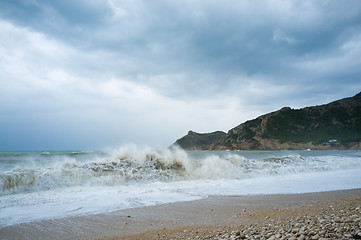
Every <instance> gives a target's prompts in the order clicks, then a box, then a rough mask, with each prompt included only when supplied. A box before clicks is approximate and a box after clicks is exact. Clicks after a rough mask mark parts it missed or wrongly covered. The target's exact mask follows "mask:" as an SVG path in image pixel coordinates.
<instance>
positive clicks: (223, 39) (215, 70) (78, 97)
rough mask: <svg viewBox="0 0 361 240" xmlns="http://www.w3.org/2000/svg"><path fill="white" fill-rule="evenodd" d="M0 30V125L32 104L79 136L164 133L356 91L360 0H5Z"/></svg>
mask: <svg viewBox="0 0 361 240" xmlns="http://www.w3.org/2000/svg"><path fill="white" fill-rule="evenodd" d="M0 28H1V31H2V33H3V36H2V37H1V39H0V56H1V57H0V67H1V69H2V71H1V72H0V81H1V82H2V89H0V100H1V102H2V103H0V112H1V113H2V114H5V113H8V115H7V118H6V119H2V120H0V124H1V125H6V124H7V125H11V122H14V123H18V124H20V122H19V119H21V118H23V119H24V116H25V115H24V114H22V113H23V112H27V111H24V109H32V110H34V109H35V110H37V112H39V113H42V114H45V113H46V114H49V118H42V117H39V118H38V120H39V121H40V122H41V121H45V120H42V119H48V120H49V122H54V121H55V120H54V119H57V118H59V119H67V120H66V121H65V120H64V121H60V123H59V128H61V127H63V128H64V129H68V131H70V132H71V131H73V132H74V129H82V130H81V131H80V132H79V134H78V136H81V135H84V136H85V135H86V136H89V137H88V138H87V139H89V138H91V136H92V135H91V134H86V132H87V127H82V125H81V124H80V123H81V122H86V121H89V122H92V123H93V124H94V128H95V129H98V130H96V131H95V130H94V131H93V132H94V134H97V135H98V136H102V137H101V139H103V140H101V142H104V144H108V143H112V142H114V141H116V140H115V139H116V138H117V134H115V133H120V132H121V133H122V139H128V140H130V141H135V142H137V141H140V142H142V141H144V140H145V139H147V140H149V139H151V138H152V137H151V136H152V135H153V134H156V132H157V131H162V134H163V135H162V137H159V139H160V140H159V142H162V143H164V142H167V143H169V142H172V140H173V138H174V139H175V138H177V137H179V135H181V134H182V132H186V131H188V130H189V129H193V130H197V129H200V131H213V130H218V129H220V130H228V129H229V128H231V127H233V126H234V125H237V124H239V123H240V122H242V121H245V120H247V119H250V118H253V117H256V116H257V115H258V114H262V113H265V112H268V111H273V110H276V109H278V108H280V107H283V106H291V107H303V106H307V105H315V104H322V103H326V102H328V101H331V100H335V99H337V98H341V97H346V96H351V95H354V94H356V93H357V92H359V91H360V89H361V81H360V76H361V59H360V57H359V56H360V55H361V4H360V3H359V1H358V0H349V1H347V2H340V1H336V0H331V1H297V0H295V1H279V0H274V1H272V0H271V1H245V0H241V1H239V0H229V1H225V2H220V1H212V0H211V1H200V0H199V1H190V0H189V1H166V0H163V1H161V0H156V1H141V0H108V1H102V0H98V1H89V0H81V1H75V2H69V1H62V0H54V1H45V0H5V1H0ZM4 102H7V104H6V105H5V104H4ZM11 109H12V110H11ZM99 109H101V110H102V111H104V112H102V114H103V115H104V119H101V118H98V115H99V114H98V112H99ZM75 112H80V113H82V114H79V115H77V117H76V119H77V120H76V121H75V120H74V121H72V120H69V119H71V118H72V116H74V113H75ZM15 113H16V114H15ZM30 114H31V113H30ZM143 115H146V116H147V118H146V119H147V120H144V119H143V118H139V117H138V116H143ZM54 116H57V118H55V117H54ZM220 116H222V117H220ZM106 119H114V120H112V121H108V120H106ZM169 119H171V120H169ZM29 121H30V120H29ZM117 121H118V122H121V124H122V127H120V126H116V125H117V124H116V123H117ZM206 121H207V123H206ZM61 122H64V124H61ZM163 122H168V123H169V122H171V123H169V124H170V125H169V126H168V127H167V129H164V123H163ZM28 123H29V122H28ZM35 123H36V121H35V120H34V121H33V122H32V124H35ZM65 123H66V124H65ZM72 123H74V127H72ZM39 124H40V125H41V123H39ZM35 125H36V124H35ZM40 125H39V126H40ZM12 126H13V128H11V129H16V126H15V125H12ZM23 126H24V129H23V130H22V131H24V132H26V131H27V130H26V129H30V125H29V124H28V125H26V124H24V125H23ZM25 126H27V127H25ZM80 126H81V127H80ZM103 126H107V127H103ZM115 126H116V127H115ZM37 127H38V126H37ZM88 127H89V126H88ZM112 127H113V128H114V131H112V130H111V129H112ZM89 128H91V127H89ZM175 128H177V131H175V130H174V129H175ZM9 129H10V128H9ZM37 129H39V132H41V131H42V130H41V128H37ZM49 129H54V128H52V127H51V125H49V128H48V130H47V131H48V132H49V131H50V130H49ZM147 129H148V130H149V129H151V130H149V131H150V132H149V134H147V136H142V135H143V133H144V132H146V131H147ZM172 131H173V133H170V132H172ZM28 132H29V131H28ZM30 132H31V131H30ZM43 132H44V134H43V136H44V137H43V138H44V139H45V138H47V137H46V136H48V135H47V134H45V130H44V131H43ZM56 132H57V131H55V130H54V134H55V135H56ZM103 132H107V133H109V132H112V133H114V134H103ZM8 134H9V132H7V133H6V134H5V135H8ZM59 134H60V133H59ZM40 135H41V134H40ZM60 135H61V134H60ZM61 136H62V137H61V139H60V140H59V144H60V145H62V144H64V141H65V140H64V138H65V137H64V136H63V135H61ZM107 136H108V137H107ZM73 139H74V138H73ZM63 140H64V141H63ZM1 141H5V140H4V139H1ZM38 141H40V140H38ZM78 141H81V138H79V140H78ZM149 141H151V140H149ZM35 142H36V141H35ZM167 143H166V144H167ZM89 144H91V143H90V142H89ZM94 144H95V143H94ZM74 145H76V144H75V143H74Z"/></svg>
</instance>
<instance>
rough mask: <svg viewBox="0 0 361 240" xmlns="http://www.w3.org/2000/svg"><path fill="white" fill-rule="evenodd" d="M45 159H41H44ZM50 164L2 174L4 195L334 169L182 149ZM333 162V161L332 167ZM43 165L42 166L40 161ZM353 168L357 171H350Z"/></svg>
mask: <svg viewBox="0 0 361 240" xmlns="http://www.w3.org/2000/svg"><path fill="white" fill-rule="evenodd" d="M39 155H40V154H39ZM44 155H46V156H47V157H48V158H49V162H50V163H51V164H49V165H46V164H45V165H44V159H43V158H42V161H41V163H42V164H39V166H38V165H37V164H35V165H34V164H33V165H32V166H31V167H29V168H15V169H13V170H11V171H8V172H3V173H0V195H8V194H14V193H19V192H32V191H43V190H50V189H54V188H61V187H71V186H94V185H100V186H101V185H105V186H116V185H124V184H131V183H132V182H150V181H181V180H197V179H240V178H247V177H248V178H249V177H254V176H262V175H275V174H282V175H283V174H289V173H300V172H310V171H311V172H312V171H325V170H329V169H332V166H340V162H339V161H338V160H339V159H338V158H337V159H335V161H337V163H336V164H332V163H331V164H330V159H328V160H327V161H325V159H318V158H317V157H316V158H315V157H303V156H300V155H298V154H295V153H292V154H285V155H282V156H276V157H274V156H271V157H269V156H268V157H264V158H261V159H252V158H250V157H244V156H242V154H240V153H235V152H231V153H227V154H215V153H212V152H207V153H200V155H199V156H192V154H189V153H187V152H185V151H183V150H181V149H172V150H165V151H163V152H159V151H156V150H153V149H148V148H143V149H138V148H137V147H136V146H128V147H123V148H121V149H118V150H116V151H109V152H107V153H106V154H104V155H100V156H99V155H94V154H93V153H91V152H90V153H86V155H84V154H82V155H81V158H79V156H78V155H77V154H73V153H69V154H65V155H64V157H63V158H58V156H57V158H56V161H54V159H50V158H51V157H53V156H52V154H51V153H46V154H43V153H41V157H44ZM332 161H333V160H332V159H331V162H332ZM39 162H40V161H39ZM349 167H352V166H349Z"/></svg>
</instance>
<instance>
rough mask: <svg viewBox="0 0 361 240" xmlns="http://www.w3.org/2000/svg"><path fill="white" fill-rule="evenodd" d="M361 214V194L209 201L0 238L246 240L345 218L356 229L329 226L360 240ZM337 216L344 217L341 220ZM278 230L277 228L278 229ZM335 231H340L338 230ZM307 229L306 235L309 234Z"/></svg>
mask: <svg viewBox="0 0 361 240" xmlns="http://www.w3.org/2000/svg"><path fill="white" fill-rule="evenodd" d="M360 209H361V189H353V190H342V191H331V192H320V193H304V194H280V195H252V196H211V197H208V198H206V199H202V200H197V201H190V202H177V203H170V204H162V205H157V206H151V207H143V208H134V209H127V210H121V211H115V212H111V213H106V214H94V215H87V216H78V217H70V218H64V219H54V220H46V221H39V222H33V223H25V224H19V225H14V226H8V227H3V228H1V229H0V239H242V238H241V237H247V238H251V237H252V236H253V237H255V236H257V235H256V234H257V232H260V231H261V230H260V229H259V230H255V232H253V233H252V231H253V230H252V229H250V228H258V227H263V228H264V226H265V225H267V226H268V228H270V229H269V231H271V228H272V226H271V223H272V224H276V223H278V224H280V225H279V226H286V223H287V224H288V225H290V224H291V223H292V224H293V225H297V224H298V223H295V222H293V221H304V222H306V220H307V221H309V222H310V223H311V225H312V223H314V224H315V225H317V223H318V222H317V221H318V220H317V219H321V218H325V219H326V218H327V217H328V216H330V217H332V218H335V219H336V220H337V219H341V220H342V219H344V220H345V221H346V219H348V218H347V214H352V216H353V217H352V219H351V220H350V219H348V220H350V221H349V223H350V224H354V225H352V226H351V227H348V225H347V224H348V223H347V224H346V225H347V226H346V225H345V224H344V223H343V222H342V221H341V220H340V221H338V220H337V221H336V220H335V221H334V222H331V223H332V224H334V225H337V224H340V226H341V227H345V232H343V230H342V229H343V228H342V229H341V230H342V231H340V234H343V235H342V236H343V238H350V239H353V238H357V236H356V235H355V234H357V233H358V231H359V232H360V233H361V227H360V223H359V222H357V221H359V219H360V217H361V213H359V214H357V213H358V212H361V210H360ZM338 214H341V215H342V216H341V215H340V217H338ZM356 215H357V216H358V217H356ZM350 217H351V216H350ZM306 218H307V219H306ZM329 221H333V220H332V219H330V220H329ZM310 223H308V225H310ZM331 223H330V224H327V225H332V224H331ZM325 224H326V223H325ZM342 224H343V225H344V226H342ZM311 225H310V226H311ZM250 226H251V227H250ZM279 226H278V225H274V227H275V228H276V227H277V229H279ZM311 227H313V226H311ZM327 227H329V226H327ZM347 227H348V228H349V230H347V229H346V228H347ZM300 229H301V228H300ZM330 229H331V228H330ZM332 229H333V230H334V229H337V231H339V227H337V226H336V227H333V228H332ZM264 230H265V229H264ZM306 230H307V229H304V231H305V234H309V231H308V230H307V231H308V232H306ZM315 230H317V228H315ZM318 230H320V229H318ZM346 230H347V231H348V232H347V231H346ZM277 231H278V230H277ZM287 231H290V233H287ZM312 231H313V230H312ZM320 231H321V230H320ZM335 231H336V230H335ZM292 232H293V229H291V230H288V229H287V230H285V231H284V233H283V234H284V235H286V233H287V234H293V233H292ZM247 233H249V234H248V235H247ZM269 234H271V233H269ZM310 234H311V233H310ZM344 235H345V236H344ZM295 236H297V234H295ZM313 236H316V237H317V235H316V234H314V235H310V236H308V235H307V236H305V239H312V237H313ZM329 236H331V235H329ZM298 237H299V238H300V239H302V235H300V234H298V236H297V238H295V239H298ZM269 238H271V235H269Z"/></svg>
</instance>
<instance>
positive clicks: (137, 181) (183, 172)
mask: <svg viewBox="0 0 361 240" xmlns="http://www.w3.org/2000/svg"><path fill="white" fill-rule="evenodd" d="M353 188H361V151H307V150H304V151H188V152H186V151H183V150H180V149H172V150H169V149H167V150H163V151H159V150H154V149H151V148H139V147H136V146H125V147H121V148H119V149H114V150H108V151H102V152H100V151H62V152H0V228H1V227H4V226H9V225H14V224H18V223H24V222H31V221H38V220H44V219H54V218H62V217H68V216H75V215H86V214H96V213H105V212H111V211H115V210H120V209H127V208H134V207H141V206H150V205H156V204H162V203H170V202H177V201H190V200H196V199H201V198H206V197H207V196H210V195H251V194H282V193H304V192H319V191H330V190H341V189H353Z"/></svg>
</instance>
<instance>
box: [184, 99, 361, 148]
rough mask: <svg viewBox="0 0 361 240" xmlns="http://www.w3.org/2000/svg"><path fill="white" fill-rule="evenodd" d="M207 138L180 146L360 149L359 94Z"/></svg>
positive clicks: (286, 110)
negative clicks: (200, 141)
mask: <svg viewBox="0 0 361 240" xmlns="http://www.w3.org/2000/svg"><path fill="white" fill-rule="evenodd" d="M188 135H192V134H189V133H188ZM188 135H187V136H188ZM187 136H186V137H187ZM208 136H209V135H208V134H202V144H199V142H197V141H193V142H192V141H188V142H187V144H183V145H181V144H179V145H180V146H181V147H183V148H184V149H199V150H280V149H314V150H327V149H361V93H359V94H357V95H355V96H354V97H350V98H345V99H341V100H338V101H334V102H331V103H329V104H325V105H320V106H313V107H307V108H302V109H291V108H289V107H284V108H282V109H280V110H278V111H275V112H271V113H268V114H265V115H262V116H260V117H258V118H256V119H253V120H249V121H247V122H245V123H242V124H240V125H238V126H236V127H235V128H232V129H231V130H229V131H228V133H227V134H225V135H224V136H223V137H220V136H221V135H219V137H220V138H219V139H218V140H217V141H216V138H212V141H208V139H207V137H208ZM189 137H191V136H189ZM177 142H178V141H177ZM193 143H194V144H193Z"/></svg>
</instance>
